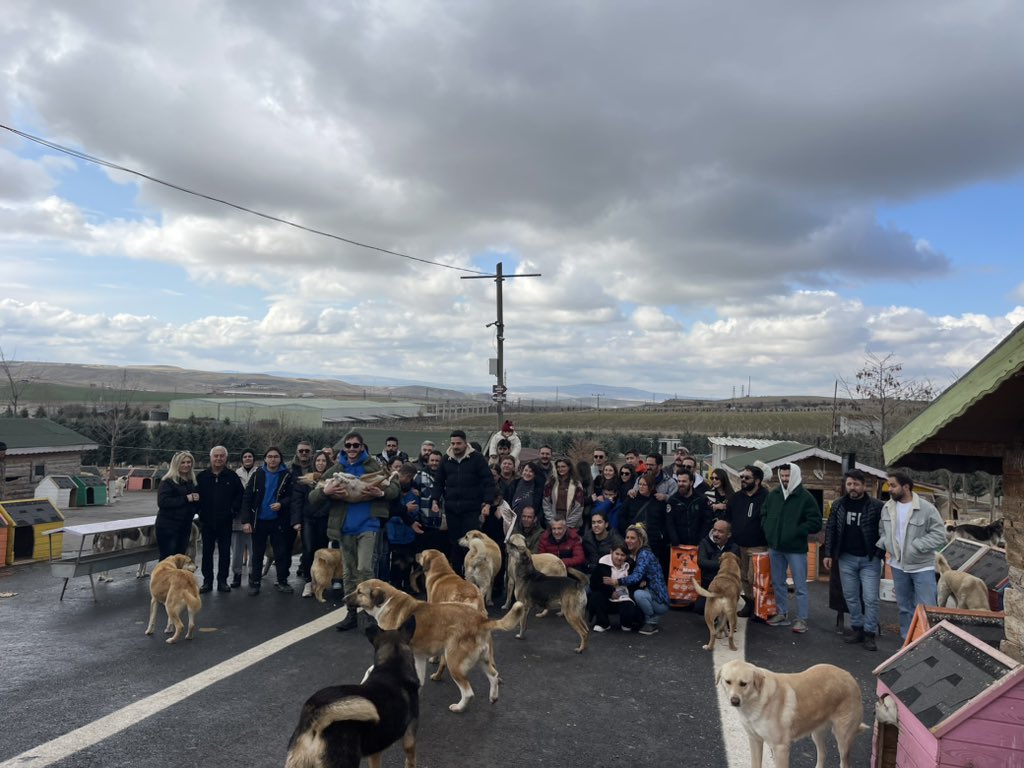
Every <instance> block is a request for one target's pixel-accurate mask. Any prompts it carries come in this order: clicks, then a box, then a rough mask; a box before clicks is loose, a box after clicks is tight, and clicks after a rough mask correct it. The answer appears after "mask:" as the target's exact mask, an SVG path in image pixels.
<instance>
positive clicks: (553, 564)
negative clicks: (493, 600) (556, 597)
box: [501, 533, 566, 615]
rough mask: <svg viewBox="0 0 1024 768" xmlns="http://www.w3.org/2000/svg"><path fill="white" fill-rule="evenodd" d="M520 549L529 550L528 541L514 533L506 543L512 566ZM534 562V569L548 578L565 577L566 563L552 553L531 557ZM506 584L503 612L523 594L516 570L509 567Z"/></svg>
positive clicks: (545, 612) (519, 534) (545, 611)
mask: <svg viewBox="0 0 1024 768" xmlns="http://www.w3.org/2000/svg"><path fill="white" fill-rule="evenodd" d="M513 549H518V550H522V551H524V552H528V551H529V550H528V549H527V547H526V539H525V538H524V537H523V535H522V534H521V533H513V534H512V535H511V536H509V537H508V541H506V542H505V552H506V553H507V554H508V556H509V562H510V564H511V558H512V550H513ZM530 559H531V560H533V567H534V568H536V569H537V570H538V571H540V572H541V573H544V574H547V575H548V576H565V575H566V570H565V563H563V562H562V559H561V558H560V557H559V556H558V555H552V554H551V553H550V552H545V553H544V554H541V555H531V558H530ZM505 575H506V582H505V604H504V605H503V606H501V608H502V610H504V611H507V610H508V609H509V607H510V606H511V605H512V603H513V601H515V600H521V599H522V598H521V597H520V595H521V594H522V585H521V584H520V583H519V582H518V581H517V579H516V571H515V569H513V568H511V567H509V568H508V569H507V570H506V571H505ZM544 614H545V615H547V609H546V608H545V609H544Z"/></svg>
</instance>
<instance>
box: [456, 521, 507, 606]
mask: <svg viewBox="0 0 1024 768" xmlns="http://www.w3.org/2000/svg"><path fill="white" fill-rule="evenodd" d="M459 546H461V547H466V548H467V549H469V554H467V555H466V561H465V569H466V581H468V582H470V583H472V584H476V585H477V586H478V587H480V591H481V592H482V593H483V595H484V603H485V604H487V605H493V604H494V602H493V600H491V593H492V592H493V590H494V578H495V577H496V576H497V575H498V572H499V571H501V547H499V546H498V545H497V544H495V543H494V541H493V540H492V539H491V537H490V536H488V535H487V534H486V533H483V532H482V531H469V532H468V533H467V534H466V535H465V536H463V537H462V538H461V539H459Z"/></svg>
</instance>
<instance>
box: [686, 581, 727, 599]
mask: <svg viewBox="0 0 1024 768" xmlns="http://www.w3.org/2000/svg"><path fill="white" fill-rule="evenodd" d="M693 588H694V589H695V590H696V591H697V594H698V595H700V596H701V597H721V595H717V594H715V593H714V592H708V591H707V590H706V589H704V587H702V586H701V585H700V582H699V581H697V580H696V579H694V580H693Z"/></svg>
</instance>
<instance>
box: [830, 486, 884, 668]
mask: <svg viewBox="0 0 1024 768" xmlns="http://www.w3.org/2000/svg"><path fill="white" fill-rule="evenodd" d="M865 479H866V478H865V476H864V473H863V472H862V471H861V470H859V469H851V470H850V471H849V472H847V473H846V475H845V476H844V480H843V482H844V486H845V489H846V494H845V495H843V496H840V497H839V498H838V499H836V500H835V501H834V502H832V512H831V514H830V515H829V516H828V525H827V526H826V528H825V556H824V558H822V562H823V563H824V565H825V567H826V568H828V569H829V570H830V571H831V570H832V566H833V565H835V566H836V567H837V568H838V569H839V576H840V582H841V583H842V586H843V597H844V598H845V599H846V606H847V607H848V608H849V609H850V625H851V627H850V634H849V635H847V637H846V638H844V641H845V642H847V643H864V648H865V649H866V650H869V651H875V650H878V648H877V647H876V645H875V635H876V634H877V633H878V585H879V580H880V579H881V578H882V558H884V557H885V551H884V550H881V549H879V548H878V547H877V543H878V519H879V516H880V515H881V513H882V502H880V501H879V500H878V499H873V498H871V497H870V496H868V495H867V493H865V491H864V481H865ZM862 600H863V604H864V610H863V611H861V601H862Z"/></svg>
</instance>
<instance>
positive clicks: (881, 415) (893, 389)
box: [840, 352, 935, 454]
mask: <svg viewBox="0 0 1024 768" xmlns="http://www.w3.org/2000/svg"><path fill="white" fill-rule="evenodd" d="M840 382H841V384H842V387H843V389H844V391H845V392H846V395H847V397H848V398H849V399H850V401H851V403H852V405H853V410H854V411H856V412H858V415H859V417H860V419H861V420H863V421H866V422H867V423H868V424H869V425H870V430H871V434H872V435H873V436H874V442H875V443H876V444H877V448H878V450H879V454H881V448H882V446H883V445H885V443H886V441H887V440H888V439H889V437H890V436H891V435H892V433H893V432H895V431H896V430H897V429H898V428H899V427H901V426H902V425H903V424H905V423H906V422H907V421H909V420H910V418H911V417H912V416H915V415H916V414H917V413H919V412H920V411H922V410H923V409H924V408H925V406H926V405H927V404H928V403H929V402H930V401H931V400H932V398H933V397H934V396H935V392H934V389H933V388H932V385H931V382H929V381H919V380H917V379H912V378H908V377H906V376H904V375H903V363H901V362H899V360H897V358H896V355H895V354H894V353H892V352H889V353H888V354H886V355H884V356H879V355H876V354H874V353H872V352H869V353H867V355H865V357H864V364H863V366H862V367H861V369H860V370H859V371H857V372H856V373H855V374H854V377H853V380H852V381H849V380H847V379H844V378H840Z"/></svg>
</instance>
